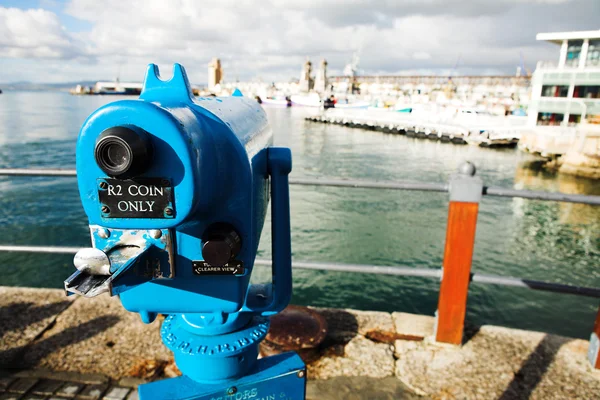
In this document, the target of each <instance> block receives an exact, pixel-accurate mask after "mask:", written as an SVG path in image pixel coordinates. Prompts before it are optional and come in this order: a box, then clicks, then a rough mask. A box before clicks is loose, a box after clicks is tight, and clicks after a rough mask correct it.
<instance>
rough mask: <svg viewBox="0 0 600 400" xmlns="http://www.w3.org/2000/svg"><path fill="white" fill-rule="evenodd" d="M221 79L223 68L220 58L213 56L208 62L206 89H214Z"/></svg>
mask: <svg viewBox="0 0 600 400" xmlns="http://www.w3.org/2000/svg"><path fill="white" fill-rule="evenodd" d="M222 81H223V69H222V68H221V60H219V59H218V58H213V59H212V60H211V62H210V63H209V64H208V90H210V91H214V90H216V89H218V88H217V85H220V84H221V82H222Z"/></svg>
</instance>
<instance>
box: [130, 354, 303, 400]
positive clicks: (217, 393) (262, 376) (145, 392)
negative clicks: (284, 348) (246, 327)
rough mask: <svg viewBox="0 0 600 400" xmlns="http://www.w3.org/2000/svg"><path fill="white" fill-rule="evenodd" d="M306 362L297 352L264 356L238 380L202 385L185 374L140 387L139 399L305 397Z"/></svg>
mask: <svg viewBox="0 0 600 400" xmlns="http://www.w3.org/2000/svg"><path fill="white" fill-rule="evenodd" d="M305 375H306V371H305V370H304V363H303V362H302V360H301V359H300V357H298V355H297V354H295V353H284V354H279V355H276V356H272V357H267V358H262V359H260V360H258V361H257V362H256V364H255V365H254V367H253V368H252V369H251V370H250V372H249V373H248V374H247V375H246V376H244V377H243V378H241V379H238V380H236V381H224V382H219V383H212V384H201V383H198V382H195V381H193V380H191V379H190V378H188V377H186V376H181V377H178V378H171V379H165V380H162V381H158V382H152V383H147V384H145V385H141V386H140V387H139V389H138V390H139V397H140V400H154V399H172V400H184V399H185V400H253V399H254V400H304V397H305V393H306V378H305Z"/></svg>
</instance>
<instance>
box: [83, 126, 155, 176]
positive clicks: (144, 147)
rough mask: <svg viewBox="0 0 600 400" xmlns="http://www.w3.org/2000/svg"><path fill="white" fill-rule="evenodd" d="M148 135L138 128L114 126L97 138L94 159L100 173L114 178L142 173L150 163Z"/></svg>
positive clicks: (150, 150)
mask: <svg viewBox="0 0 600 400" xmlns="http://www.w3.org/2000/svg"><path fill="white" fill-rule="evenodd" d="M149 136H150V135H148V133H147V132H146V131H144V130H142V129H139V128H135V129H132V128H128V127H125V126H116V127H113V128H108V129H106V130H105V131H104V132H102V133H101V134H100V136H98V139H97V140H96V147H95V149H94V157H95V158H96V162H97V163H98V166H99V167H100V169H102V171H104V172H105V173H106V174H107V175H109V176H112V177H115V178H130V177H133V176H136V175H138V174H141V173H143V172H144V171H146V169H148V167H149V166H150V162H151V161H152V153H153V152H152V143H151V142H150V137H149Z"/></svg>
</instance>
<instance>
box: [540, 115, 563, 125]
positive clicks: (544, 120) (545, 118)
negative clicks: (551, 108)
mask: <svg viewBox="0 0 600 400" xmlns="http://www.w3.org/2000/svg"><path fill="white" fill-rule="evenodd" d="M564 118H565V115H564V114H555V113H538V118H537V124H538V125H552V126H556V125H560V123H561V122H562V121H563V119H564Z"/></svg>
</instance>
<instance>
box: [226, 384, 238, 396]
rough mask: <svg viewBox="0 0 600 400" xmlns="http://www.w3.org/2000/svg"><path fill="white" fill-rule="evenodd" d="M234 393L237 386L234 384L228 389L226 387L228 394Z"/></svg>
mask: <svg viewBox="0 0 600 400" xmlns="http://www.w3.org/2000/svg"><path fill="white" fill-rule="evenodd" d="M236 393H237V388H236V387H235V386H232V387H230V388H229V389H227V394H228V395H229V396H231V395H232V394H236Z"/></svg>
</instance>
